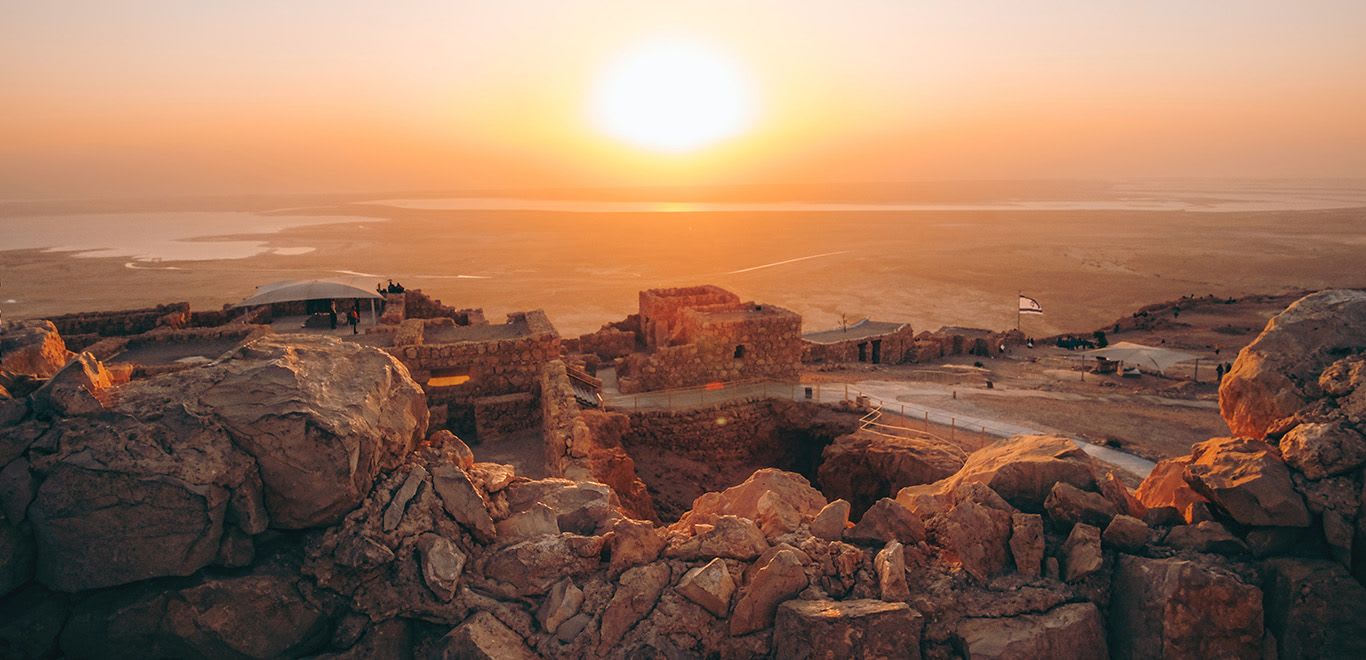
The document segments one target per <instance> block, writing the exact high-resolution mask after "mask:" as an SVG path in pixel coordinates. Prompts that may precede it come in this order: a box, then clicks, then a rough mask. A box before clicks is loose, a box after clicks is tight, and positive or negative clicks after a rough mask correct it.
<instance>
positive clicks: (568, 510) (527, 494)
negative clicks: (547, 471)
mask: <svg viewBox="0 0 1366 660" xmlns="http://www.w3.org/2000/svg"><path fill="white" fill-rule="evenodd" d="M504 492H506V493H507V499H508V509H509V511H512V512H514V513H516V512H521V511H526V510H529V509H530V508H531V507H533V506H535V505H537V504H541V505H544V506H547V507H549V508H550V510H551V511H553V512H554V514H555V518H556V522H557V524H558V525H559V528H560V529H561V530H564V531H566V532H573V533H575V534H583V535H594V534H605V533H607V531H608V530H610V529H611V527H612V525H613V523H615V521H616V520H617V519H618V518H621V514H620V513H618V512H617V507H616V506H615V505H614V499H615V498H614V496H613V494H612V489H611V488H608V487H607V486H606V485H604V484H600V483H594V482H591V481H571V480H569V479H538V480H535V481H520V482H515V483H512V484H510V485H508V487H507V488H506V489H505V491H504Z"/></svg>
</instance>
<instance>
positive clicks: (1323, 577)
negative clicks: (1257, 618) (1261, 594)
mask: <svg viewBox="0 0 1366 660" xmlns="http://www.w3.org/2000/svg"><path fill="white" fill-rule="evenodd" d="M1262 573H1263V576H1264V577H1263V581H1262V585H1263V589H1264V590H1265V594H1266V596H1265V597H1266V625H1267V628H1269V629H1270V631H1271V633H1272V634H1273V635H1275V637H1276V643H1277V645H1278V647H1279V651H1280V657H1282V658H1362V657H1366V621H1363V619H1362V617H1361V607H1362V605H1363V604H1366V588H1363V587H1362V586H1361V583H1359V582H1357V581H1356V580H1354V579H1353V578H1352V576H1351V574H1349V573H1348V572H1347V570H1346V569H1344V568H1343V567H1342V566H1339V565H1337V564H1335V563H1333V562H1328V561H1319V560H1313V559H1291V558H1278V559H1271V560H1268V561H1266V562H1264V563H1263V564H1262Z"/></svg>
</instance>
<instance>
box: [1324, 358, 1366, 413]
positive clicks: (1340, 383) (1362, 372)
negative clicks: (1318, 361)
mask: <svg viewBox="0 0 1366 660" xmlns="http://www.w3.org/2000/svg"><path fill="white" fill-rule="evenodd" d="M1319 389H1321V390H1323V392H1324V393H1325V394H1327V395H1328V396H1330V397H1333V399H1334V401H1333V402H1334V403H1335V404H1337V407H1338V410H1339V411H1341V412H1342V414H1343V415H1344V416H1345V417H1346V418H1347V419H1349V420H1351V421H1352V422H1353V423H1355V424H1357V425H1358V427H1359V426H1360V424H1361V423H1362V422H1363V421H1366V355H1349V356H1347V357H1345V358H1342V359H1341V360H1338V361H1337V362H1334V363H1333V364H1330V365H1328V368H1327V369H1324V370H1323V373H1322V374H1319Z"/></svg>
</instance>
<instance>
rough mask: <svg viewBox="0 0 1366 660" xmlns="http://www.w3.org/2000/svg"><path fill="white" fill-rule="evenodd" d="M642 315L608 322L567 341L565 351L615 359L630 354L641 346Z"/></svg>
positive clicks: (603, 358) (602, 358) (633, 315)
mask: <svg viewBox="0 0 1366 660" xmlns="http://www.w3.org/2000/svg"><path fill="white" fill-rule="evenodd" d="M641 345H642V344H641V339H640V315H639V314H632V315H630V316H628V317H626V318H625V319H624V320H622V321H616V322H614V323H608V324H607V325H604V326H602V328H601V329H599V330H597V331H596V332H590V333H588V334H585V335H580V336H579V337H576V338H574V339H569V340H566V341H565V351H566V352H570V353H585V354H589V355H593V356H596V357H597V358H598V359H600V360H615V359H617V358H619V357H625V356H627V355H630V354H631V353H632V352H634V351H636V350H637V349H638V348H640V347H641Z"/></svg>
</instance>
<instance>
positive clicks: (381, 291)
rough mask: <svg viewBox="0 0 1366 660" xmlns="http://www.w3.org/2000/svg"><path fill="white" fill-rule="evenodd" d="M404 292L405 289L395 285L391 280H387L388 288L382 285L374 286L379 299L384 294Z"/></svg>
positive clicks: (400, 285)
mask: <svg viewBox="0 0 1366 660" xmlns="http://www.w3.org/2000/svg"><path fill="white" fill-rule="evenodd" d="M404 291H407V289H405V288H403V285H402V284H395V283H394V281H393V280H389V286H385V285H383V284H376V285H375V293H378V294H379V295H380V297H381V298H382V297H384V294H386V293H403V292H404Z"/></svg>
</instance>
